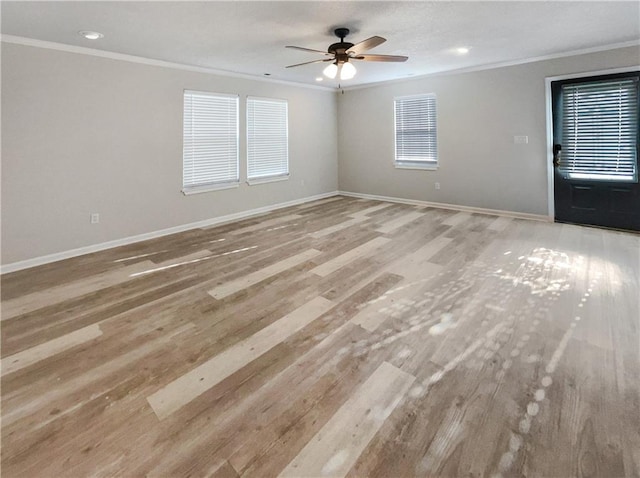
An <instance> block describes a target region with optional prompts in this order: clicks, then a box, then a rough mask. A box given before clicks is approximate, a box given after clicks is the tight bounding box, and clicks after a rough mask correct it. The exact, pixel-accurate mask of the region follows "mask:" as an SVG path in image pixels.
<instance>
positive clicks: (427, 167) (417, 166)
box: [394, 163, 438, 171]
mask: <svg viewBox="0 0 640 478" xmlns="http://www.w3.org/2000/svg"><path fill="white" fill-rule="evenodd" d="M394 166H395V168H396V169H421V170H423V171H436V170H437V169H438V164H437V163H436V164H433V163H429V164H398V163H394Z"/></svg>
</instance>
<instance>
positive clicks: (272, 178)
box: [247, 174, 289, 186]
mask: <svg viewBox="0 0 640 478" xmlns="http://www.w3.org/2000/svg"><path fill="white" fill-rule="evenodd" d="M287 180H289V175H288V174H287V175H285V176H268V177H265V178H253V179H247V184H248V185H249V186H255V185H257V184H264V183H275V182H277V181H287Z"/></svg>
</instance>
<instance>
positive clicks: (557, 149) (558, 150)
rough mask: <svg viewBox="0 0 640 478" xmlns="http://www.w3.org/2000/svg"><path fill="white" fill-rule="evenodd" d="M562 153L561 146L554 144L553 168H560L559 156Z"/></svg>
mask: <svg viewBox="0 0 640 478" xmlns="http://www.w3.org/2000/svg"><path fill="white" fill-rule="evenodd" d="M561 153H562V145H560V144H554V145H553V166H554V167H556V168H557V167H558V166H560V154H561Z"/></svg>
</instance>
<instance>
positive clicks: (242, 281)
mask: <svg viewBox="0 0 640 478" xmlns="http://www.w3.org/2000/svg"><path fill="white" fill-rule="evenodd" d="M319 254H320V251H317V250H315V249H309V250H307V251H304V252H301V253H300V254H296V255H295V256H291V257H288V258H287V259H284V260H282V261H279V262H277V263H275V264H272V265H270V266H267V267H265V268H264V269H260V270H258V271H255V272H253V273H251V274H248V275H246V276H244V277H242V278H239V279H236V280H234V281H231V282H228V283H226V284H222V285H220V286H218V287H215V288H213V289H211V290H209V295H211V296H212V297H214V298H216V299H223V298H225V297H228V296H230V295H232V294H235V293H236V292H238V291H241V290H243V289H246V288H247V287H251V286H252V285H254V284H257V283H259V282H262V281H263V280H265V279H268V278H269V277H272V276H274V275H276V274H280V273H281V272H283V271H286V270H287V269H290V268H292V267H296V266H298V265H300V264H302V263H304V262H307V261H308V260H310V259H313V258H314V257H316V256H318V255H319Z"/></svg>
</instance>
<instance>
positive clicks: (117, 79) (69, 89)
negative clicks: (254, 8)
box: [2, 43, 337, 264]
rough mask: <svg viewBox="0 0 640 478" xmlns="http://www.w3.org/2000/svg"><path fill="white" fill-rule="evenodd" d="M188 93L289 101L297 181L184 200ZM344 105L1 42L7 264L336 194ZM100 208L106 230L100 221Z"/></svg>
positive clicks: (280, 89) (311, 94)
mask: <svg viewBox="0 0 640 478" xmlns="http://www.w3.org/2000/svg"><path fill="white" fill-rule="evenodd" d="M184 89H194V90H204V91H213V92H220V93H237V94H239V95H240V105H241V107H240V138H241V140H240V141H241V142H240V173H241V174H240V178H241V180H243V179H246V162H245V161H246V147H245V146H246V145H245V141H246V140H245V118H244V116H245V115H244V112H245V101H246V96H247V95H255V96H264V97H274V98H285V99H287V100H288V101H289V135H290V143H289V148H290V150H289V160H290V174H291V177H290V179H289V180H288V181H282V182H274V183H268V184H261V185H254V186H249V185H247V184H246V183H245V182H242V183H241V185H240V187H239V188H237V189H229V190H223V191H215V192H208V193H203V194H197V195H192V196H184V195H183V194H182V193H181V187H182V96H183V90H184ZM336 116H337V101H336V95H335V93H334V92H332V91H320V90H317V89H309V88H302V87H300V88H299V87H294V86H290V85H285V84H277V83H273V82H271V83H270V82H265V81H253V80H245V79H239V78H232V77H220V76H213V75H209V74H204V73H196V72H190V71H184V70H177V69H170V68H162V67H156V66H148V65H143V64H136V63H131V62H126V61H119V60H111V59H106V58H100V57H94V56H88V55H82V54H76V53H68V52H62V51H56V50H50V49H42V48H34V47H30V46H21V45H15V44H9V43H3V44H2V263H3V264H10V263H13V262H17V261H22V260H26V259H31V258H37V257H40V256H43V255H48V254H53V253H58V252H64V251H68V250H71V249H75V248H79V247H84V246H90V245H94V244H99V243H102V242H107V241H111V240H117V239H122V238H126V237H129V236H134V235H138V234H143V233H149V232H153V231H158V230H162V229H166V228H170V227H174V226H180V225H183V224H188V223H192V222H196V221H202V220H207V219H211V218H216V217H219V216H223V215H227V214H232V213H238V212H241V211H247V210H251V209H255V208H259V207H263V206H268V205H273V204H278V203H283V202H287V201H292V200H296V199H300V198H305V197H308V196H313V195H317V194H321V193H326V192H331V191H335V190H336V189H337V131H336ZM92 212H98V213H100V224H97V225H92V224H90V221H89V218H90V214H91V213H92Z"/></svg>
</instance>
